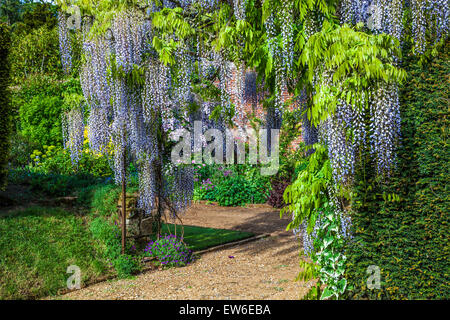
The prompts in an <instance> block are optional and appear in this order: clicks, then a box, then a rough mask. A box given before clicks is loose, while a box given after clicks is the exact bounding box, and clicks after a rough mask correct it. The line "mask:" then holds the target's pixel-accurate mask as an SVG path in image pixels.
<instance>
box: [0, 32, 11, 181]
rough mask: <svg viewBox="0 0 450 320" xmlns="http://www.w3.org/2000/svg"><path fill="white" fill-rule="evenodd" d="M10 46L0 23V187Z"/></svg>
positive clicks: (6, 127) (5, 154)
mask: <svg viewBox="0 0 450 320" xmlns="http://www.w3.org/2000/svg"><path fill="white" fill-rule="evenodd" d="M10 46H11V34H10V28H9V27H8V26H7V25H6V24H3V23H0V189H2V188H3V187H4V186H5V183H6V175H7V172H8V171H7V170H8V168H7V166H8V153H9V152H8V151H9V135H10V132H11V116H10V93H9V82H10V72H9V71H10V65H9V63H8V52H9V49H10Z"/></svg>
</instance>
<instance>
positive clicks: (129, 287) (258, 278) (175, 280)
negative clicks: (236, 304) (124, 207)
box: [54, 203, 307, 300]
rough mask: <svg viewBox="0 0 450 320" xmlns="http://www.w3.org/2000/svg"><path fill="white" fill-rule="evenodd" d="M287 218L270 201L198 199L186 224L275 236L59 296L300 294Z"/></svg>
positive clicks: (256, 296) (303, 288)
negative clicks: (245, 203) (224, 203)
mask: <svg viewBox="0 0 450 320" xmlns="http://www.w3.org/2000/svg"><path fill="white" fill-rule="evenodd" d="M289 221H290V220H289V218H288V217H284V218H283V219H280V216H279V211H278V210H276V209H273V208H271V207H269V206H267V205H253V206H249V207H246V208H241V207H239V208H223V207H219V206H216V205H210V204H205V203H202V204H194V205H193V207H192V208H191V209H189V211H188V212H187V213H186V215H185V216H184V217H183V223H184V224H185V225H197V226H204V227H213V228H222V229H234V230H242V231H251V232H255V233H270V234H271V236H270V237H267V238H263V239H260V240H257V241H252V242H248V243H245V244H241V245H238V246H234V247H231V248H227V249H223V250H219V251H215V252H209V253H205V254H203V255H202V256H201V258H200V259H199V260H197V261H196V262H194V263H193V264H191V265H189V266H186V267H183V268H171V269H167V270H154V271H149V272H146V273H143V274H140V275H138V276H136V277H134V278H132V279H122V280H113V281H106V282H101V283H98V284H95V285H92V286H89V287H87V288H84V289H81V290H78V291H73V292H70V293H68V294H66V295H63V296H59V297H54V298H56V299H151V300H154V299H174V300H175V299H200V300H208V299H218V300H227V299H231V300H235V299H299V297H300V296H303V295H304V294H305V293H306V291H307V287H306V284H305V283H302V282H295V281H294V279H295V277H296V276H297V274H298V272H299V271H300V269H299V264H298V263H299V254H298V253H299V245H298V240H297V239H296V238H295V237H294V236H293V235H292V232H288V231H285V229H286V226H287V224H288V223H289Z"/></svg>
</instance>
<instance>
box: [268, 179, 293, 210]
mask: <svg viewBox="0 0 450 320" xmlns="http://www.w3.org/2000/svg"><path fill="white" fill-rule="evenodd" d="M271 184H272V188H271V190H270V192H269V197H268V198H267V203H268V204H269V205H271V206H272V207H274V208H278V209H281V208H283V207H284V206H285V203H284V200H283V194H284V190H286V188H287V186H288V185H290V184H291V182H290V181H279V180H273V181H272V182H271Z"/></svg>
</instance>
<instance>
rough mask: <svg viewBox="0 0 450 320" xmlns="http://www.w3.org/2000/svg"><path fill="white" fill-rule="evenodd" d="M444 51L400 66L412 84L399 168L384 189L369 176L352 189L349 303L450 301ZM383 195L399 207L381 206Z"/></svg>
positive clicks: (448, 65) (405, 99)
mask: <svg viewBox="0 0 450 320" xmlns="http://www.w3.org/2000/svg"><path fill="white" fill-rule="evenodd" d="M448 49H449V44H448V42H447V44H446V46H445V47H444V48H443V49H442V53H441V54H440V55H439V56H438V57H436V58H434V59H433V60H432V61H431V62H430V63H428V64H427V65H425V66H424V67H423V69H422V68H420V67H419V66H418V65H417V64H416V62H415V61H413V60H412V59H411V58H407V59H406V61H405V63H404V66H405V68H406V69H407V71H408V74H409V79H408V81H407V82H406V83H405V85H404V86H403V88H402V91H401V105H402V109H401V111H402V118H403V119H402V145H401V147H400V150H399V153H398V157H399V161H398V168H397V170H396V173H395V174H394V176H393V177H392V178H391V180H390V183H389V185H388V186H384V187H380V184H377V183H376V182H375V181H374V179H373V177H374V175H373V173H370V172H367V171H366V172H365V179H361V181H362V183H361V185H360V186H358V187H357V188H356V192H357V193H358V196H357V198H356V199H355V203H354V208H356V209H357V210H356V212H355V213H354V215H353V217H352V218H353V224H354V232H355V238H354V241H353V244H352V245H350V247H349V249H348V250H347V256H348V258H349V260H348V266H347V277H348V279H349V284H350V286H353V290H352V291H351V292H349V297H350V298H355V299H364V298H370V299H448V298H450V290H449V288H450V286H449V270H450V268H449V267H450V266H449V261H450V260H449V258H450V257H449V238H450V237H449V236H450V234H449V217H450V216H449V212H450V208H449V192H448V182H449V181H450V177H449V171H450V170H449V169H450V168H449V159H450V152H449V148H448V143H447V135H448V127H449V120H448V116H449V110H448V101H449V100H448V99H449V95H448V94H449V80H450V79H449V75H450V62H449V61H450V60H449V51H448ZM368 177H372V179H370V178H368ZM359 178H362V175H361V177H359ZM369 185H371V186H372V187H373V188H372V189H370V188H368V186H369ZM383 193H384V194H385V195H387V194H392V193H395V194H397V195H399V196H400V201H395V202H392V201H388V200H383V196H382V195H383ZM370 265H377V266H379V267H380V270H381V288H380V289H379V290H377V289H374V290H369V289H367V287H366V283H367V279H368V274H367V273H366V272H367V267H368V266H370Z"/></svg>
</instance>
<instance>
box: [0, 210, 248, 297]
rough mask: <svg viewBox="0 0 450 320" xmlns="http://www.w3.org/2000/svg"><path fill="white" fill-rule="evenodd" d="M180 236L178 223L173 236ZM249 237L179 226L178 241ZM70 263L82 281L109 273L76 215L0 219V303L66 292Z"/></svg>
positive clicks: (196, 246)
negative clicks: (76, 267) (79, 271)
mask: <svg viewBox="0 0 450 320" xmlns="http://www.w3.org/2000/svg"><path fill="white" fill-rule="evenodd" d="M89 218H90V217H89V216H87V217H86V219H89ZM168 228H169V229H170V231H169V229H168ZM162 232H163V234H164V233H169V232H171V233H174V225H170V224H169V225H163V229H162ZM181 234H182V227H181V226H179V225H178V226H177V235H178V236H181ZM251 236H253V234H252V233H249V232H239V231H230V230H221V229H212V228H202V227H195V226H185V227H184V241H185V242H186V243H187V244H188V245H189V246H190V248H191V249H192V250H193V251H199V250H203V249H206V248H209V247H212V246H216V245H220V244H224V243H228V242H232V241H237V240H241V239H245V238H249V237H251ZM70 265H76V266H78V267H80V269H81V275H82V283H86V281H92V280H95V279H97V278H99V277H101V276H103V275H105V274H111V272H112V271H111V270H110V268H109V266H108V263H107V261H106V258H105V255H104V254H103V249H100V246H99V244H98V242H97V241H95V240H94V239H93V235H92V234H91V232H90V231H89V225H88V222H85V221H84V219H83V218H82V217H80V216H76V215H74V214H73V213H71V212H68V211H65V210H63V209H59V208H48V207H30V208H27V209H24V210H18V211H14V212H12V213H10V214H8V216H6V217H0V300H2V299H36V298H40V297H43V296H46V295H52V294H56V293H57V292H58V290H59V289H62V288H66V281H67V278H68V277H69V276H70V274H67V273H66V270H67V267H68V266H70Z"/></svg>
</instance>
